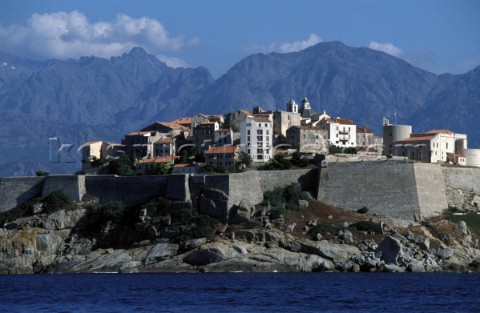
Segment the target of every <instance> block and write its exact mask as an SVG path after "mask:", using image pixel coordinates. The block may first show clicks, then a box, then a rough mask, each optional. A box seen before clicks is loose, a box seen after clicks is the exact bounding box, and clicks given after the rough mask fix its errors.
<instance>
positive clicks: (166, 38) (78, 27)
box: [0, 11, 199, 64]
mask: <svg viewBox="0 0 480 313" xmlns="http://www.w3.org/2000/svg"><path fill="white" fill-rule="evenodd" d="M198 41H199V40H198V38H192V39H189V40H187V39H185V38H184V37H182V36H171V35H170V34H169V33H168V31H167V30H166V29H165V27H164V26H163V25H162V24H161V23H160V22H159V21H158V20H156V19H151V18H147V17H141V18H132V17H130V16H128V15H125V14H118V15H117V17H116V19H115V20H114V21H111V22H98V23H90V22H89V21H88V19H87V17H86V16H85V15H84V14H82V13H81V12H78V11H72V12H70V13H66V12H56V13H50V14H37V13H34V14H33V15H32V16H31V17H30V18H29V19H28V21H27V23H26V24H25V25H10V26H8V27H1V26H0V47H2V48H1V49H2V51H3V52H7V53H14V54H16V55H19V56H23V57H32V58H36V59H45V58H60V59H66V58H78V57H80V56H88V55H95V56H98V57H110V56H113V55H120V54H122V53H124V52H128V51H129V50H130V49H131V48H133V47H135V46H140V47H143V48H144V49H145V50H147V51H148V52H149V53H152V54H157V55H163V54H164V53H165V52H166V51H168V52H175V51H180V50H182V49H187V48H189V47H191V46H193V45H195V44H197V43H198ZM164 58H170V59H172V63H173V60H175V62H176V64H180V63H181V62H183V63H182V64H184V61H182V60H180V59H177V58H172V57H166V56H164Z"/></svg>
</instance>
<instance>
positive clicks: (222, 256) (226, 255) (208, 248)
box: [183, 242, 241, 266]
mask: <svg viewBox="0 0 480 313" xmlns="http://www.w3.org/2000/svg"><path fill="white" fill-rule="evenodd" d="M240 254H241V253H239V252H238V251H237V250H236V249H234V248H233V247H232V246H231V245H229V244H226V243H223V242H212V243H209V244H205V245H203V246H201V247H200V248H197V249H195V250H192V251H191V252H190V253H188V254H187V255H186V256H185V257H184V259H183V261H184V262H185V263H188V264H190V265H195V266H199V265H207V264H210V263H215V262H220V261H225V260H227V259H230V258H233V257H236V256H238V255H240Z"/></svg>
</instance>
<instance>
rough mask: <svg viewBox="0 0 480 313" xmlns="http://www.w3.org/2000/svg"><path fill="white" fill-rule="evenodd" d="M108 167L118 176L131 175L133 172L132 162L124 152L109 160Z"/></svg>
mask: <svg viewBox="0 0 480 313" xmlns="http://www.w3.org/2000/svg"><path fill="white" fill-rule="evenodd" d="M108 169H109V170H110V172H111V173H112V174H117V175H120V176H132V175H134V174H135V171H134V169H133V162H132V160H130V158H129V157H128V156H127V155H126V154H121V155H120V156H119V157H118V159H115V160H112V161H110V162H109V163H108Z"/></svg>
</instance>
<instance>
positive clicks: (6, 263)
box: [0, 191, 480, 274]
mask: <svg viewBox="0 0 480 313" xmlns="http://www.w3.org/2000/svg"><path fill="white" fill-rule="evenodd" d="M210 200H215V202H216V203H217V204H218V203H221V201H223V198H222V194H221V192H219V191H216V192H209V193H207V194H206V197H205V201H210ZM170 204H172V203H169V208H171V206H170ZM204 209H207V208H206V207H204ZM252 210H253V208H252V206H251V205H250V204H249V203H248V201H247V200H245V201H242V205H241V206H239V210H238V211H239V212H241V213H239V215H238V216H242V218H244V219H245V220H246V221H248V220H249V217H251V216H252V215H253V212H252ZM85 214H86V210H85V209H84V208H82V207H80V206H79V207H78V209H71V210H60V211H57V212H55V213H51V214H48V215H47V214H42V213H39V214H36V215H34V216H31V217H27V218H25V217H24V218H19V219H16V220H14V221H11V222H9V223H8V224H7V225H4V227H3V228H0V273H7V274H15V273H93V272H122V273H135V272H225V271H248V272H272V271H353V272H357V271H365V272H372V271H385V272H437V271H478V270H480V262H479V261H478V260H480V249H479V244H478V240H475V236H474V235H473V234H472V233H471V231H470V229H469V228H468V225H467V224H465V223H464V222H460V223H457V224H455V223H450V222H448V221H446V220H439V221H437V222H431V223H426V224H425V225H419V224H414V225H412V224H405V225H403V224H402V223H397V224H390V226H388V227H387V225H385V224H384V225H383V226H384V227H382V230H383V229H389V230H388V231H387V232H386V234H384V235H381V234H377V235H375V236H373V235H372V237H371V238H368V234H360V235H362V236H363V237H362V239H360V237H359V234H358V233H356V232H355V231H350V230H349V228H348V227H349V223H343V224H342V225H343V229H341V230H340V231H339V232H338V233H337V234H336V235H335V234H334V235H329V236H328V240H326V239H322V238H321V236H320V237H318V236H317V237H315V238H319V240H317V241H314V240H310V239H307V238H306V237H305V236H306V235H307V234H306V232H303V235H299V234H300V233H299V232H301V231H302V230H303V228H302V227H303V226H302V225H299V226H298V228H299V229H300V230H298V232H296V233H294V232H289V233H287V232H284V231H281V230H280V229H278V228H276V227H275V226H272V225H270V226H271V229H267V228H265V225H263V226H264V228H261V227H262V224H260V223H259V224H258V226H259V227H258V228H254V229H242V226H241V225H237V226H236V227H234V228H232V229H229V230H225V229H223V230H221V231H220V232H218V233H217V235H216V236H210V237H208V238H207V237H201V238H185V239H184V240H180V241H179V240H178V239H177V240H175V241H174V240H173V239H171V238H170V239H169V238H168V236H164V235H165V234H166V235H168V234H170V233H171V232H172V230H171V229H173V228H177V229H181V228H182V227H184V226H178V225H173V224H171V223H172V216H171V215H170V213H168V214H167V215H164V213H161V212H159V210H157V209H156V208H154V207H146V208H144V209H142V210H139V216H138V218H139V221H140V222H137V223H136V224H135V226H134V228H135V231H136V232H139V233H142V234H144V236H147V237H149V238H150V239H143V240H141V241H139V242H134V243H132V244H128V245H123V246H118V247H116V246H115V245H113V244H112V245H110V246H108V247H105V246H103V247H100V246H101V245H100V241H101V243H102V244H103V245H105V244H106V243H112V242H128V241H127V240H126V239H125V238H128V237H133V238H135V236H134V234H131V233H128V232H127V233H125V232H124V233H115V232H114V231H113V228H112V227H113V226H109V225H107V226H105V227H104V228H102V230H101V232H100V234H101V235H102V236H103V237H98V236H97V237H95V236H92V237H88V236H81V235H79V233H78V226H79V223H81V221H82V219H83V218H84V217H85ZM172 214H174V213H172ZM224 217H226V216H224ZM194 221H195V223H199V220H194ZM308 225H310V226H308ZM316 225H317V221H316V220H315V222H312V221H309V222H308V223H307V222H306V221H305V226H307V227H315V226H316ZM399 225H400V226H405V227H400V226H399ZM6 226H8V227H6ZM394 226H395V227H394ZM151 227H156V228H157V230H156V231H152V230H151V229H150V228H151ZM172 227H173V228H172ZM189 227H191V225H190V226H189ZM284 228H285V227H283V228H282V229H284ZM112 234H116V236H120V237H122V238H123V239H122V240H123V241H121V240H118V241H113V240H111V238H110V237H108V236H113V235H112ZM433 234H435V236H434V235H433ZM317 235H318V234H317ZM365 236H366V237H365ZM124 237H125V238H124ZM106 238H107V239H108V238H110V239H109V240H107V239H106ZM176 238H178V237H176Z"/></svg>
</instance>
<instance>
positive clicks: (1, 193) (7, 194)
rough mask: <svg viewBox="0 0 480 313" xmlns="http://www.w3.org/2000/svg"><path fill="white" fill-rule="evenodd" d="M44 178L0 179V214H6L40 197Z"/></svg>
mask: <svg viewBox="0 0 480 313" xmlns="http://www.w3.org/2000/svg"><path fill="white" fill-rule="evenodd" d="M44 180H45V177H6V178H0V212H7V211H9V210H10V209H12V208H14V207H15V206H17V205H20V204H22V203H24V202H25V201H27V200H29V199H32V198H35V197H40V196H41V195H42V192H43V185H44Z"/></svg>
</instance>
